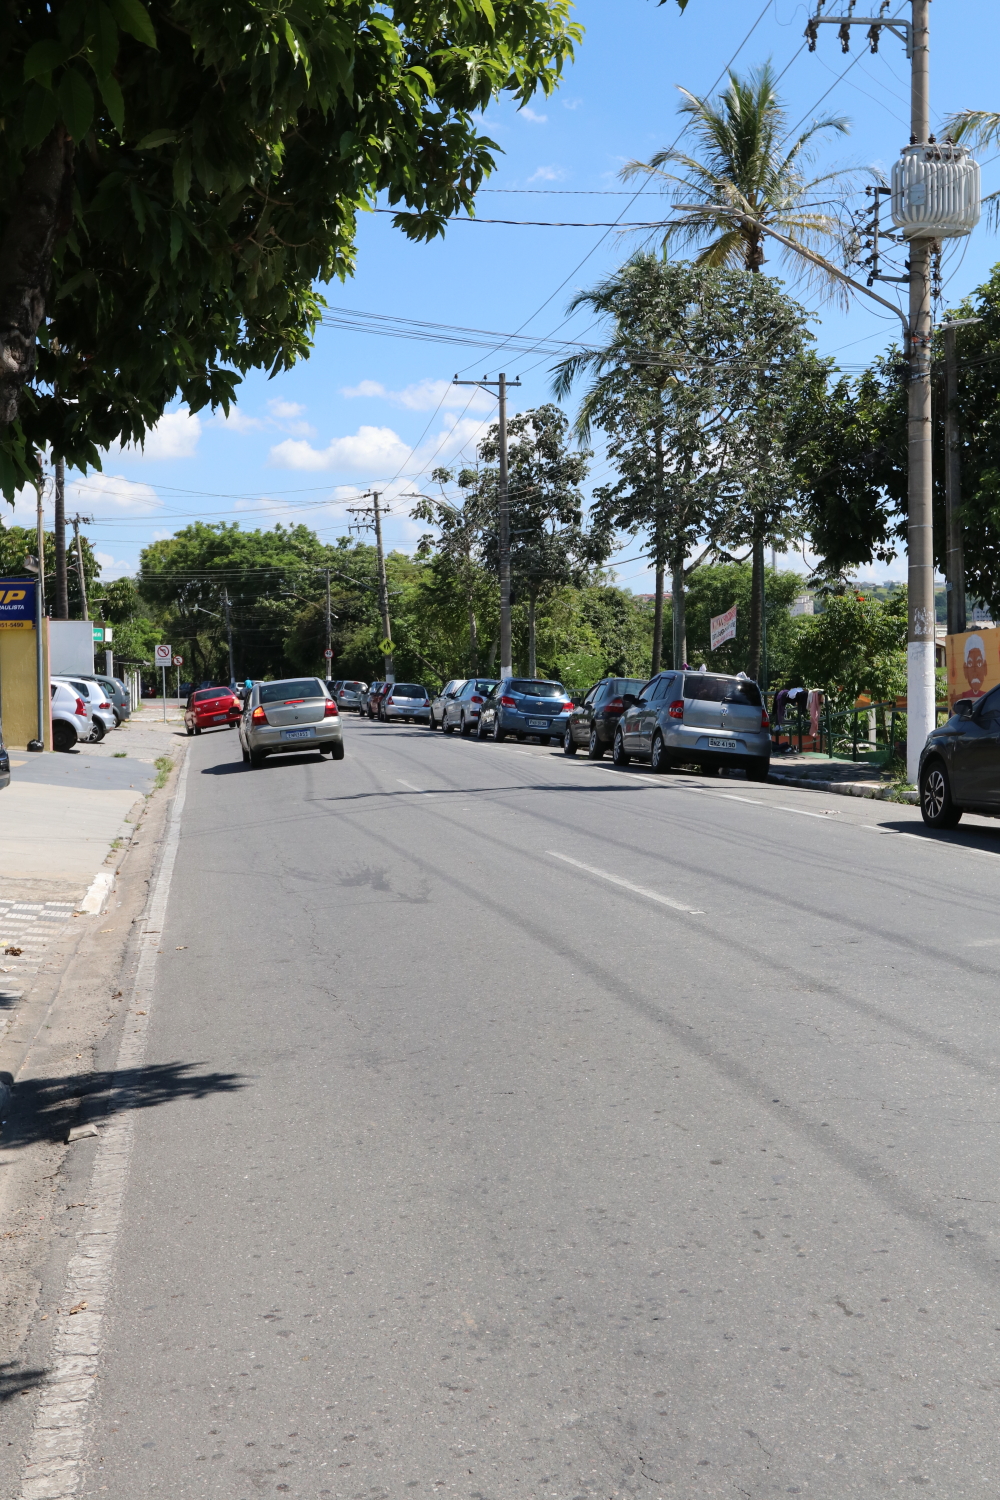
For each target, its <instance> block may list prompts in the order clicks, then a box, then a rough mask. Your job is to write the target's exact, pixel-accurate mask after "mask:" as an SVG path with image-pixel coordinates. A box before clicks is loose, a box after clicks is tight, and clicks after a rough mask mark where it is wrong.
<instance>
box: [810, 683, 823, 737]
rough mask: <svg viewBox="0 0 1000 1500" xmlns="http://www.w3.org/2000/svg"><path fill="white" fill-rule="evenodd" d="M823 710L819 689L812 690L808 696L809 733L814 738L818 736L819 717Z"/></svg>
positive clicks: (821, 695)
mask: <svg viewBox="0 0 1000 1500" xmlns="http://www.w3.org/2000/svg"><path fill="white" fill-rule="evenodd" d="M822 708H823V694H822V693H821V692H820V690H819V688H813V690H812V692H811V693H810V694H809V733H810V734H811V735H813V737H814V738H818V736H819V716H820V713H821V711H822Z"/></svg>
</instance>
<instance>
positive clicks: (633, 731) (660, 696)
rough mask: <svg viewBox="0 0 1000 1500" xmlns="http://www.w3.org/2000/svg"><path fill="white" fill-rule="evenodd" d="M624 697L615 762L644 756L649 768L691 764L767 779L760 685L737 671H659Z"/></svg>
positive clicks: (767, 740) (625, 762)
mask: <svg viewBox="0 0 1000 1500" xmlns="http://www.w3.org/2000/svg"><path fill="white" fill-rule="evenodd" d="M623 698H624V701H625V712H624V714H623V715H622V717H621V719H620V720H619V724H618V728H617V729H616V730H615V738H614V744H613V746H612V758H613V760H614V763H615V765H616V766H627V765H628V763H629V761H630V760H631V759H633V757H634V758H635V759H637V760H648V761H649V765H650V769H651V770H653V771H666V770H667V769H668V768H669V767H670V766H679V765H696V766H700V767H701V769H702V770H703V771H706V772H707V773H708V774H709V775H712V776H717V775H718V774H719V771H720V770H721V769H722V767H723V766H737V767H742V768H743V770H744V771H745V772H746V774H747V776H748V778H749V779H750V780H751V781H766V780H767V777H768V774H769V772H770V768H771V734H770V728H771V724H770V720H769V719H768V716H767V709H766V708H765V707H764V700H763V698H762V697H761V695H760V688H759V687H758V686H757V684H756V683H755V682H751V680H750V678H749V677H746V676H745V675H744V674H743V673H742V672H740V673H738V674H737V675H736V676H735V677H734V676H731V675H729V674H727V673H722V672H676V671H670V672H660V673H659V674H658V675H657V676H656V677H654V678H652V679H651V681H649V682H647V683H646V686H645V687H644V688H643V690H642V692H641V693H640V694H639V695H638V697H633V695H632V694H631V693H625V694H623Z"/></svg>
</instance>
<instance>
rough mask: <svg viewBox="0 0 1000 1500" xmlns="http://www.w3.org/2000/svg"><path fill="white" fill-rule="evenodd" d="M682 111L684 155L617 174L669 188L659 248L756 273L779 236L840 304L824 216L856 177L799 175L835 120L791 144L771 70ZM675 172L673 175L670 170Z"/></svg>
mask: <svg viewBox="0 0 1000 1500" xmlns="http://www.w3.org/2000/svg"><path fill="white" fill-rule="evenodd" d="M681 93H682V95H683V96H684V99H683V103H682V104H681V106H680V112H681V114H682V115H687V116H688V120H689V128H690V129H691V130H692V131H693V134H694V146H693V148H692V151H691V152H686V151H680V150H678V149H677V148H676V147H674V146H667V147H665V148H664V149H663V150H662V151H658V152H656V154H655V155H654V156H652V157H651V158H650V160H649V161H648V162H638V161H634V162H630V163H629V165H628V166H627V167H625V168H624V170H623V172H622V176H623V177H624V178H626V179H629V178H634V177H637V176H641V175H645V176H647V177H649V178H653V179H659V180H660V181H662V182H663V183H664V184H670V185H671V186H670V189H669V191H670V197H671V199H672V201H673V205H674V213H675V217H674V218H672V219H670V220H668V221H667V223H665V224H664V225H663V240H662V243H663V250H664V253H665V254H666V253H667V252H668V251H669V250H671V249H674V248H677V249H697V252H698V253H697V255H696V257H695V265H696V266H704V267H721V266H730V267H734V268H740V269H744V270H748V271H759V270H760V269H761V267H762V265H763V263H764V260H765V254H764V246H765V241H766V240H767V239H768V238H769V237H770V236H769V234H768V230H771V231H774V232H776V233H777V234H779V235H781V237H782V241H783V243H781V250H780V255H781V259H782V260H783V261H785V262H786V263H789V264H790V265H791V266H792V268H793V271H794V274H795V275H796V276H797V277H804V278H805V279H806V280H807V281H809V282H811V283H812V284H813V285H814V286H817V287H818V289H819V290H820V291H821V292H822V293H823V294H824V295H826V296H830V297H840V298H844V299H845V300H846V296H847V293H846V290H845V286H844V282H843V281H842V280H841V279H840V278H839V277H838V276H837V275H836V273H835V271H834V268H833V266H832V265H831V266H830V267H829V269H827V268H826V267H825V266H824V264H823V261H824V259H825V257H824V256H822V254H821V252H822V251H823V250H832V251H833V252H834V253H835V254H836V253H837V252H838V250H839V249H840V247H841V245H842V243H843V240H844V235H843V230H842V226H841V224H840V221H839V219H838V218H837V216H836V214H833V213H830V212H827V211H825V210H828V209H829V208H830V207H832V206H833V205H834V204H835V203H836V201H837V185H838V184H839V187H840V192H841V194H842V193H843V192H844V191H845V190H846V189H847V188H848V187H849V186H850V181H851V179H852V178H853V177H854V176H855V175H856V171H855V169H853V168H841V169H836V170H833V171H830V172H824V173H822V174H821V175H819V176H818V177H810V176H809V175H808V173H807V171H806V170H805V165H806V163H807V162H808V161H809V160H810V158H811V155H812V150H813V149H814V148H815V145H816V143H817V142H818V140H819V137H820V136H822V135H824V134H826V133H829V132H834V133H836V134H839V135H846V134H847V132H848V129H849V126H848V122H847V121H846V120H845V119H844V118H843V117H841V116H839V115H827V116H825V117H824V118H823V119H819V120H814V121H813V122H812V124H811V125H810V126H809V127H808V128H807V129H806V130H803V131H802V132H801V133H800V134H799V135H797V136H796V137H795V138H794V139H791V133H790V131H789V128H788V119H787V115H786V113H785V110H784V108H783V107H782V104H781V100H780V98H779V97H778V93H777V88H776V79H775V77H774V70H773V69H772V67H771V64H770V63H764V64H763V65H762V66H761V67H760V68H757V69H755V70H754V71H753V72H752V73H751V74H750V75H749V77H748V78H741V77H739V75H738V74H736V73H734V72H732V71H730V73H729V83H728V85H727V87H726V88H725V89H724V90H723V92H722V93H721V94H720V95H719V97H718V98H717V99H707V98H704V99H703V98H699V97H698V96H697V95H696V94H692V93H690V92H689V91H688V90H687V89H681ZM670 168H678V169H679V170H678V171H673V170H668V169H670ZM764 545H765V537H764V533H763V528H762V525H757V526H755V528H754V536H753V573H754V580H753V590H752V595H751V607H750V660H751V663H753V662H756V661H759V659H760V653H761V635H762V621H763V608H764V605H763V598H764Z"/></svg>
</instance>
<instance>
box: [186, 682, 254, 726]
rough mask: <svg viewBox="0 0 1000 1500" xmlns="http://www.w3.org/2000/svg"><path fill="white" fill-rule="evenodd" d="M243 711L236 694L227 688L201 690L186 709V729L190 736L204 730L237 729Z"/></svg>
mask: <svg viewBox="0 0 1000 1500" xmlns="http://www.w3.org/2000/svg"><path fill="white" fill-rule="evenodd" d="M242 712H243V709H242V708H241V706H240V700H239V699H238V698H237V696H236V694H235V693H234V692H232V690H231V689H230V688H227V687H210V688H199V689H198V691H197V692H196V693H192V694H191V696H190V697H189V698H188V701H187V703H186V705H185V708H184V728H185V729H186V730H187V732H188V734H189V735H190V734H201V731H202V730H203V729H235V727H236V725H237V724H238V723H239V722H240V715H241V714H242Z"/></svg>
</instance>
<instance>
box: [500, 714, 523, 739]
mask: <svg viewBox="0 0 1000 1500" xmlns="http://www.w3.org/2000/svg"><path fill="white" fill-rule="evenodd" d="M506 738H507V735H506V733H505V732H504V730H502V729H501V728H500V720H499V719H498V718H497V719H494V720H493V743H494V744H495V745H502V744H503V742H504V740H505V739H506ZM521 738H523V736H521V735H518V739H521Z"/></svg>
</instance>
